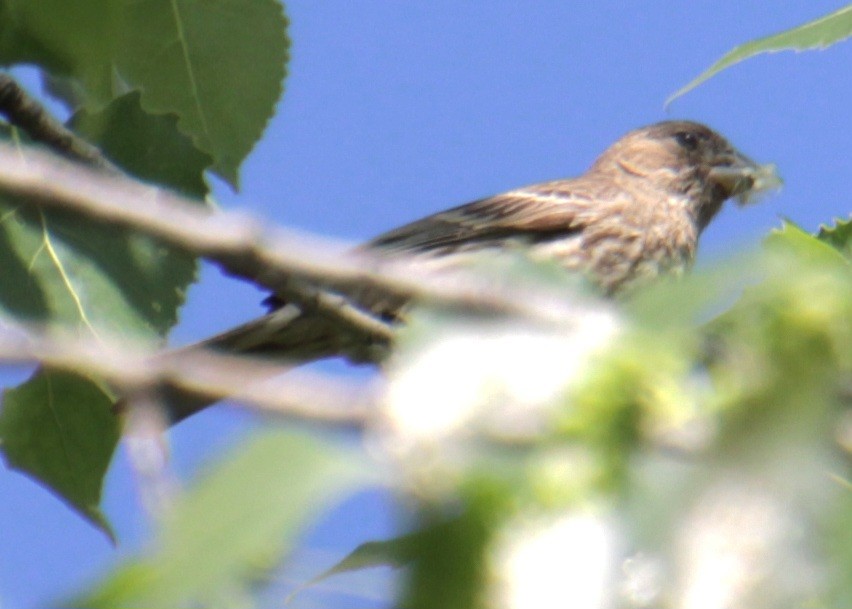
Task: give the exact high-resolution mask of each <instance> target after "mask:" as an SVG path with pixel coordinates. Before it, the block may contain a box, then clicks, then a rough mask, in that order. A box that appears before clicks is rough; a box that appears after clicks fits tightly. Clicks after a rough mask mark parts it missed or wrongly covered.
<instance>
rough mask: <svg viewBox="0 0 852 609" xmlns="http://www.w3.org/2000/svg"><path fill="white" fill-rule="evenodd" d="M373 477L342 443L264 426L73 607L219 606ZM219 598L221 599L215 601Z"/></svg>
mask: <svg viewBox="0 0 852 609" xmlns="http://www.w3.org/2000/svg"><path fill="white" fill-rule="evenodd" d="M369 479H370V474H369V471H368V469H367V467H366V464H365V463H362V461H361V459H360V457H359V456H357V455H353V454H350V453H348V452H347V451H344V450H341V449H340V448H339V447H337V446H335V445H332V444H330V443H327V442H322V441H319V440H317V439H314V438H310V437H307V436H304V435H297V434H295V433H293V432H289V431H281V430H276V431H270V432H264V433H261V434H258V435H257V436H255V437H253V438H252V439H251V440H250V441H249V442H247V443H245V444H244V445H242V446H240V447H238V448H237V450H235V451H233V452H232V454H231V455H230V456H229V457H228V458H226V459H224V460H223V462H222V463H221V464H220V465H219V466H218V467H216V469H215V470H214V471H212V472H211V473H210V474H209V475H208V476H206V477H205V478H204V479H203V480H201V481H200V482H199V483H198V484H197V485H196V486H195V487H194V488H193V489H192V490H191V491H190V492H188V493H187V494H186V495H185V496H184V497H182V498H181V499H180V500H179V502H178V503H177V505H176V506H175V508H174V511H173V513H171V514H169V515H168V517H167V518H166V520H165V521H164V524H163V527H162V530H161V532H160V535H159V540H158V542H159V543H158V544H157V545H156V546H155V547H154V548H152V550H151V551H150V552H149V553H146V554H145V555H143V556H140V557H137V558H134V559H132V560H130V561H128V562H126V563H125V564H123V565H122V566H119V567H118V568H117V569H116V570H115V571H114V572H113V573H112V574H111V575H109V576H108V577H107V578H106V579H105V580H104V581H103V582H101V583H100V584H99V585H98V586H97V588H96V589H95V590H94V591H92V592H91V593H90V594H88V595H87V596H86V598H85V599H82V600H77V601H74V602H71V603H68V604H67V606H69V607H89V608H90V609H97V608H106V607H112V608H115V607H122V608H128V607H182V606H187V605H191V606H206V605H205V603H211V604H213V605H216V602H217V601H220V602H221V599H222V598H224V597H232V596H233V595H234V592H235V590H239V589H240V588H242V587H244V586H245V584H246V580H248V579H250V577H251V572H252V571H253V570H256V568H257V565H258V564H259V563H261V564H266V565H269V564H272V563H274V562H275V561H276V560H277V559H278V557H280V556H281V555H282V553H284V552H286V551H287V550H289V549H290V548H291V547H292V546H293V544H294V542H295V541H296V540H297V538H298V535H299V534H300V532H301V531H302V529H303V527H304V526H305V525H306V524H308V523H310V522H311V521H312V520H313V519H314V518H315V517H316V516H317V515H318V514H319V513H321V511H322V510H323V509H327V508H328V507H330V506H331V505H333V503H334V502H336V501H337V500H339V499H340V498H341V497H342V496H343V495H344V494H346V493H348V492H351V491H352V490H354V489H355V488H356V487H357V486H358V485H361V484H364V483H365V482H367V481H368V480H369ZM216 606H219V605H216Z"/></svg>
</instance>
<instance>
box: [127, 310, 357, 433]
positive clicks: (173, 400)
mask: <svg viewBox="0 0 852 609" xmlns="http://www.w3.org/2000/svg"><path fill="white" fill-rule="evenodd" d="M202 349H203V350H212V351H219V352H222V353H225V354H228V355H251V356H255V357H260V358H264V359H267V360H273V361H274V362H276V363H279V362H280V363H281V369H280V372H282V373H283V372H285V371H286V370H287V369H288V368H290V367H294V366H298V365H301V364H305V363H308V362H312V361H316V360H319V359H324V358H328V357H334V356H337V355H341V354H342V352H343V349H344V345H343V344H342V338H341V337H340V335H339V332H336V331H335V329H334V328H333V327H332V325H331V324H330V323H329V322H328V321H326V320H325V319H324V318H323V317H321V316H319V315H316V314H305V313H303V312H302V311H301V310H300V309H299V308H298V307H296V306H295V305H292V304H290V305H285V306H283V307H281V308H279V309H276V310H274V311H272V312H270V313H268V314H266V315H264V316H262V317H259V318H257V319H254V320H252V321H250V322H247V323H245V324H243V325H241V326H237V327H236V328H233V329H231V330H228V331H227V332H224V333H222V334H219V335H216V336H214V337H212V338H209V339H207V340H204V341H202V342H199V343H195V344H193V345H189V346H187V347H182V348H180V349H175V350H173V351H168V352H166V353H163V354H161V355H158V356H157V357H161V358H177V357H181V355H184V354H186V353H188V352H191V351H194V350H202ZM254 380H255V381H256V380H257V379H254ZM218 399H219V398H216V397H211V396H209V395H205V394H203V393H200V392H194V391H191V390H187V389H183V388H178V387H169V388H168V389H167V390H165V391H164V395H162V396H161V402H162V405H163V408H164V409H165V415H166V417H167V418H168V420H169V422H170V423H171V424H172V425H174V424H177V423H179V422H180V421H182V420H184V419H186V418H187V417H190V416H192V415H193V414H195V413H197V412H199V411H201V410H204V409H205V408H207V407H208V406H210V405H212V404H214V403H215V402H217V401H218ZM125 406H126V405H125V401H124V400H123V399H122V400H119V401H118V402H117V403H116V405H115V410H116V411H122V410H124V408H125Z"/></svg>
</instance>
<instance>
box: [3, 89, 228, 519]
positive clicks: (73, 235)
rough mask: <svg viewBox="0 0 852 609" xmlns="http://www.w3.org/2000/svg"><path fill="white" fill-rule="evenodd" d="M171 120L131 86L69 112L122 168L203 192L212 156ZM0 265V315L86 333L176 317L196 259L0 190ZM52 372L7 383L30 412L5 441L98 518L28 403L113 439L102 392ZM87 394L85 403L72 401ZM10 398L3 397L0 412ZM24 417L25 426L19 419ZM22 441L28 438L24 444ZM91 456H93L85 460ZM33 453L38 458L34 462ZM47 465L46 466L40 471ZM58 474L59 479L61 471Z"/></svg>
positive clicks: (34, 471) (140, 329) (159, 323)
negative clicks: (52, 386) (59, 463)
mask: <svg viewBox="0 0 852 609" xmlns="http://www.w3.org/2000/svg"><path fill="white" fill-rule="evenodd" d="M176 123H177V119H176V117H174V116H152V115H149V114H147V113H145V112H143V111H142V109H141V108H140V106H139V94H138V93H131V94H128V95H125V96H123V97H120V98H118V99H116V100H115V101H114V102H112V103H111V104H109V105H108V106H107V107H106V108H105V109H104V110H103V111H102V112H99V113H94V114H92V113H88V112H80V113H78V114H77V115H76V116H75V117H74V119H73V121H72V127H73V128H74V129H76V130H77V131H78V132H79V133H81V134H83V135H85V136H86V137H88V138H89V139H90V140H91V141H93V142H96V143H97V144H99V145H100V147H101V148H102V149H103V151H104V152H105V154H107V155H108V156H109V157H110V158H111V159H112V160H113V161H114V162H115V163H116V164H118V165H120V166H121V167H123V168H124V169H125V170H127V171H128V172H130V173H133V174H135V175H137V176H139V177H141V178H144V179H147V180H151V181H156V182H159V183H161V184H167V185H170V186H172V187H174V188H175V189H177V190H180V191H182V192H183V193H185V194H187V195H190V196H195V197H198V198H199V199H200V198H203V197H204V195H205V194H206V192H207V186H206V184H205V183H204V180H203V172H204V168H205V167H206V166H207V165H209V163H210V162H211V159H210V157H209V156H207V155H205V154H204V153H201V152H199V151H197V150H196V149H195V148H194V147H193V146H192V143H191V142H190V140H189V138H187V137H186V136H184V135H183V134H181V133H180V132H179V131H178V130H177V127H176ZM0 265H2V266H3V273H0V313H2V314H4V315H6V316H7V317H13V318H17V319H21V320H25V321H35V322H39V323H45V324H58V325H64V326H71V327H76V328H78V329H80V330H81V331H83V332H85V333H88V334H94V335H98V334H103V333H108V334H112V335H118V336H137V337H138V336H143V337H148V338H150V337H152V336H157V335H162V334H164V333H165V332H167V331H168V329H169V328H171V327H172V326H173V325H174V324H175V323H176V322H177V312H178V308H179V307H180V305H181V304H182V303H183V300H184V294H185V290H186V288H187V286H188V285H189V283H191V282H192V281H193V280H194V278H195V274H196V268H197V267H196V262H195V260H194V259H193V258H192V257H191V256H188V255H186V254H184V253H182V252H179V251H176V250H173V249H169V248H166V247H163V246H162V245H160V244H158V243H156V242H154V241H152V240H150V239H148V238H146V237H144V236H141V235H134V234H131V233H129V232H127V231H122V230H115V229H113V228H110V227H107V226H104V225H102V224H98V223H95V222H88V221H84V220H81V219H80V218H77V217H75V216H73V215H68V214H61V213H48V212H41V211H39V210H38V209H34V208H32V207H31V206H20V207H18V204H17V202H16V201H14V200H10V199H8V198H7V199H6V200H2V198H0ZM56 374H59V373H56V372H50V371H44V372H42V373H41V374H40V375H37V376H36V377H35V378H33V379H31V380H29V381H27V382H26V383H25V384H24V385H22V386H21V387H19V388H18V389H16V390H14V392H12V393H10V395H12V396H15V395H21V396H26V403H27V406H26V408H27V409H28V410H29V411H31V412H32V413H34V416H31V417H23V418H21V417H17V418H15V419H14V420H15V428H14V435H15V437H16V438H18V440H17V443H16V445H15V448H14V449H15V450H16V451H17V452H18V453H21V452H26V454H27V455H28V459H29V464H28V467H27V468H26V470H25V471H27V472H28V473H29V474H30V475H31V476H32V477H34V478H36V479H37V480H38V481H40V482H41V483H43V484H45V485H46V486H48V487H50V488H52V489H54V490H55V491H56V492H57V493H58V494H59V495H60V496H61V497H62V498H63V499H64V500H65V501H67V502H68V503H70V504H71V505H74V506H75V507H77V508H78V509H79V510H80V511H81V512H83V513H85V514H86V515H87V516H88V517H89V518H90V519H92V520H93V521H94V522H96V523H97V524H99V525H102V523H101V521H100V520H98V517H96V516H92V514H93V513H94V512H92V510H93V509H94V508H92V507H91V506H90V505H89V504H81V499H80V497H81V496H83V497H86V498H88V499H89V500H90V499H91V497H92V496H93V494H92V492H91V491H90V489H89V486H91V485H88V486H85V487H84V488H81V489H78V490H75V489H76V487H77V485H80V484H82V483H83V482H85V479H84V478H83V477H82V476H80V475H76V474H73V472H72V470H71V469H67V470H63V469H57V468H55V467H54V466H53V461H54V459H55V457H54V455H53V454H52V453H50V452H44V454H43V455H42V457H39V455H41V454H42V452H41V451H42V449H43V446H42V444H41V443H40V442H39V438H40V435H39V432H40V429H41V426H42V419H41V418H40V417H39V416H35V413H39V412H41V411H42V410H47V411H51V410H54V409H57V408H59V409H62V412H63V417H64V419H65V422H64V423H63V426H64V427H67V428H68V429H73V430H75V433H77V435H86V434H88V435H90V436H92V438H93V441H94V440H95V439H96V438H98V437H100V435H101V434H102V433H104V432H103V428H104V426H105V425H106V423H105V422H104V421H102V420H101V419H100V417H101V416H104V417H107V419H108V422H109V425H110V427H109V431H110V433H112V434H113V435H106V436H104V440H105V441H107V440H110V439H111V438H112V440H111V441H112V444H113V445H114V443H115V440H114V437H113V436H114V435H115V433H116V431H115V425H116V423H115V421H114V420H113V419H114V417H113V415H112V414H111V413H109V402H110V401H111V400H110V399H109V398H107V397H106V396H105V394H104V393H103V391H102V390H101V389H100V388H99V387H98V386H97V385H95V384H93V382H92V380H90V379H88V378H86V377H84V376H76V375H73V374H70V373H61V375H60V377H61V379H62V383H63V388H64V389H63V391H62V392H60V393H54V394H51V393H50V392H48V391H47V390H46V389H45V388H44V385H45V382H46V381H45V378H50V377H51V376H52V375H56ZM15 392H17V393H15ZM89 397H91V398H92V402H91V403H90V404H82V405H81V404H80V402H81V401H84V400H85V399H87V398H89ZM21 399H23V398H21ZM39 400H42V401H41V402H40V403H39ZM65 400H71V403H70V404H71V405H67V404H63V403H61V402H64V401H65ZM104 400H106V401H107V404H106V406H105V405H104V404H103V402H104ZM57 401H59V405H58V406H57V405H56V404H57V403H58V402H57ZM15 403H16V402H11V403H10V402H8V401H7V405H6V407H5V409H4V414H5V412H6V410H8V409H9V408H12V407H13V406H12V405H10V404H15ZM19 408H20V406H19ZM93 413H99V414H97V416H96V415H95V414H93ZM10 416H11V415H10ZM27 425H32V426H34V427H33V428H32V429H28V428H27ZM85 430H88V431H85ZM10 433H11V432H10ZM28 442H29V443H31V444H32V446H30V447H27V443H28ZM3 450H4V452H6V457H7V458H8V459H10V460H16V459H17V458H18V457H17V455H16V454H9V452H8V451H9V450H11V449H10V447H9V445H4V447H3ZM111 456H112V450H109V451H100V452H97V453H93V454H92V456H91V459H90V462H87V466H88V467H89V468H90V471H91V472H100V473H101V475H103V474H104V473H105V472H106V470H107V468H108V465H109V460H110V458H111ZM96 457H97V458H100V459H102V462H99V463H96V464H95V463H94V462H92V461H91V460H93V459H95V458H96ZM40 458H42V459H44V461H45V462H44V463H43V464H39V463H38V461H39V459H40ZM47 474H49V475H50V476H49V477H47V478H45V477H43V476H44V475H47ZM63 476H64V477H65V479H60V478H62V477H63ZM87 484H88V483H87ZM99 484H100V482H99ZM98 489H99V487H98ZM98 496H99V495H98ZM96 503H97V502H96V501H95V504H94V505H96ZM81 505H83V507H80V506H81Z"/></svg>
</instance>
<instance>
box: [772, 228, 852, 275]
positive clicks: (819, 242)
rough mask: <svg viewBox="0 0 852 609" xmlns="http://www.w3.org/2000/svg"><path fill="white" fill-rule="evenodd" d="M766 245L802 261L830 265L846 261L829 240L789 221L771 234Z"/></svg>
mask: <svg viewBox="0 0 852 609" xmlns="http://www.w3.org/2000/svg"><path fill="white" fill-rule="evenodd" d="M843 230H848V229H843ZM841 232H843V231H841ZM766 245H767V247H769V248H770V250H776V251H786V252H790V253H792V254H794V255H795V256H797V258H799V259H800V260H802V261H808V262H813V263H817V264H829V265H837V264H838V263H844V262H845V261H846V260H845V258H844V257H843V255H842V254H841V253H840V252H839V251H838V249H836V248H835V247H834V245H833V243H831V241H830V239H829V238H827V237H826V238H823V237H822V236H814V235H812V234H810V233H809V232H807V231H806V230H804V229H802V228H800V227H799V226H797V225H796V224H794V223H793V222H790V221H789V220H785V221H784V224H783V226H782V227H781V228H779V229H775V230H773V231H772V232H771V233H770V234H769V236H768V237H767V238H766Z"/></svg>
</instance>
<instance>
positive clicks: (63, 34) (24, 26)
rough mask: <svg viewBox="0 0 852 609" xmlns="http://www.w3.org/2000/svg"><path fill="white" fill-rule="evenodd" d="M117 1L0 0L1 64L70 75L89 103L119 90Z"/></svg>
mask: <svg viewBox="0 0 852 609" xmlns="http://www.w3.org/2000/svg"><path fill="white" fill-rule="evenodd" d="M120 8H121V2H118V1H117V0H75V1H74V2H68V1H67V0H0V65H10V64H15V63H34V64H37V65H39V66H41V67H42V68H44V69H46V70H48V71H50V72H53V73H55V74H59V75H64V76H73V77H74V79H75V80H76V81H77V82H78V83H79V85H78V86H79V87H80V88H81V90H85V91H86V95H87V99H88V100H89V101H90V102H91V103H93V104H97V105H100V104H105V103H108V102H109V101H110V100H111V99H112V98H113V97H114V96H115V93H116V91H117V90H118V89H119V87H120V83H119V82H118V81H117V80H116V78H115V73H114V70H113V63H112V59H111V58H112V55H113V54H114V45H115V43H116V40H117V37H116V36H117V30H116V25H117V19H118V17H119V10H120Z"/></svg>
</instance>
